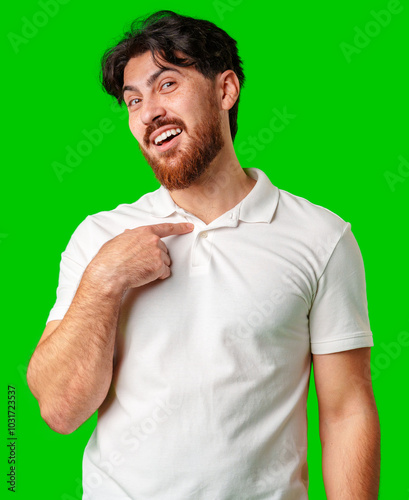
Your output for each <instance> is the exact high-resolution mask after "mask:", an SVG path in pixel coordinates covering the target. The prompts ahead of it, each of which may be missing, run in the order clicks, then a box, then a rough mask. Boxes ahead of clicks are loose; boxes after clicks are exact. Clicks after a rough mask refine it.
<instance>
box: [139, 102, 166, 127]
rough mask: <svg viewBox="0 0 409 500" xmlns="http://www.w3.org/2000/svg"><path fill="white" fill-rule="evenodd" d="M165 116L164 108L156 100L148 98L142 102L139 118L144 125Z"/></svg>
mask: <svg viewBox="0 0 409 500" xmlns="http://www.w3.org/2000/svg"><path fill="white" fill-rule="evenodd" d="M165 114H166V111H165V108H164V107H163V106H161V104H160V102H159V100H158V99H157V98H155V97H153V96H150V97H149V98H148V97H147V98H145V99H144V100H143V101H142V109H141V113H140V115H139V116H140V117H141V120H142V123H143V124H144V125H150V124H151V123H153V122H154V121H155V120H157V119H158V118H160V117H163V116H165Z"/></svg>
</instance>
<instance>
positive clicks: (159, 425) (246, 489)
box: [48, 168, 373, 500]
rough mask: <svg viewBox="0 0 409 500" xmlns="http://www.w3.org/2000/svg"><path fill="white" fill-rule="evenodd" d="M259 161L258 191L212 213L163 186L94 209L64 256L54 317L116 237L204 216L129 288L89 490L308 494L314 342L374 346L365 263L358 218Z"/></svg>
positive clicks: (162, 495) (93, 441)
mask: <svg viewBox="0 0 409 500" xmlns="http://www.w3.org/2000/svg"><path fill="white" fill-rule="evenodd" d="M244 170H245V172H246V173H247V175H249V176H251V177H252V178H254V179H256V180H257V182H256V184H255V185H254V187H253V189H252V191H251V192H250V193H249V194H248V195H247V196H246V197H245V198H244V199H243V200H242V201H241V202H240V203H239V204H238V205H236V206H235V207H234V208H232V209H231V210H229V211H228V212H226V213H225V214H223V215H221V216H220V217H219V218H218V219H216V220H214V221H213V222H211V223H210V224H207V225H206V224H205V223H204V222H203V221H201V220H200V219H198V218H197V217H195V216H194V215H192V214H190V213H188V212H186V211H185V210H183V209H182V208H180V207H179V206H177V205H176V204H175V203H174V201H173V200H172V198H171V196H170V194H169V192H168V191H167V190H166V189H165V188H164V187H163V186H162V187H160V188H159V189H158V190H156V191H154V192H152V193H148V194H146V195H144V196H142V197H141V198H140V199H139V200H138V201H136V202H135V203H132V204H123V205H119V206H118V207H117V208H116V209H115V210H112V211H107V212H100V213H98V214H96V215H92V216H89V217H87V218H86V219H85V220H84V221H83V222H82V223H81V224H80V225H79V226H78V228H77V229H76V231H75V232H74V234H73V236H72V238H71V240H70V242H69V244H68V246H67V249H66V250H65V252H63V254H62V260H61V271H60V278H59V285H58V290H57V301H56V303H55V306H54V307H53V309H52V310H51V312H50V315H49V317H48V321H51V320H55V319H62V318H63V317H64V315H65V313H66V311H67V309H68V307H69V306H70V304H71V301H72V298H73V296H74V294H75V291H76V289H77V286H78V283H79V281H80V279H81V275H82V272H83V271H84V269H85V267H86V266H87V264H88V263H89V262H90V260H91V259H92V258H93V257H94V255H95V254H96V253H97V252H98V250H99V248H100V247H101V245H103V243H105V242H106V241H107V240H109V239H111V238H113V237H114V236H116V235H118V234H120V233H121V232H123V231H124V230H125V229H126V228H135V227H138V226H142V225H150V224H157V223H161V222H184V221H188V222H193V223H194V224H195V229H194V231H193V232H192V233H189V234H184V235H174V236H168V237H165V238H163V241H164V242H165V244H166V245H167V247H168V249H169V253H170V256H171V259H172V267H171V271H172V274H171V276H170V277H169V278H167V279H165V280H156V281H154V282H152V283H149V284H147V285H144V286H142V287H139V288H135V289H132V290H129V291H128V292H127V293H126V294H125V296H124V298H123V302H122V305H121V313H120V319H119V329H118V342H117V345H116V350H115V363H116V364H115V370H114V377H113V382H112V386H111V390H110V391H109V395H108V397H107V399H106V401H105V402H104V403H103V405H102V406H101V408H100V410H99V413H98V423H97V427H96V429H95V431H94V432H93V434H92V436H91V438H90V440H89V442H88V444H87V446H86V449H85V453H84V460H83V487H84V496H83V498H84V499H92V500H94V499H95V500H116V499H118V500H119V499H120V500H124V499H137V500H188V499H189V500H241V499H243V500H253V499H254V500H256V499H258V500H261V499H265V500H266V499H268V500H302V499H307V498H308V497H307V489H308V467H307V461H306V458H307V415H306V402H307V393H308V386H309V379H310V367H311V353H314V354H326V353H333V352H337V351H343V350H348V349H354V348H358V347H369V346H373V339H372V333H371V330H370V325H369V319H368V310H367V299H366V287H365V274H364V267H363V262H362V257H361V253H360V250H359V247H358V244H357V242H356V240H355V237H354V236H353V234H352V233H351V225H350V223H348V222H345V221H344V220H342V219H341V218H340V217H338V216H337V215H335V214H334V213H332V212H330V211H329V210H327V209H325V208H323V207H320V206H317V205H314V204H312V203H310V202H309V201H307V200H305V199H303V198H300V197H298V196H295V195H293V194H290V193H288V192H286V191H283V190H281V189H278V188H277V187H275V186H274V185H273V184H272V183H271V182H270V180H269V179H268V177H267V176H266V174H265V173H264V172H262V171H261V170H260V169H257V168H248V169H244ZM317 439H318V437H317Z"/></svg>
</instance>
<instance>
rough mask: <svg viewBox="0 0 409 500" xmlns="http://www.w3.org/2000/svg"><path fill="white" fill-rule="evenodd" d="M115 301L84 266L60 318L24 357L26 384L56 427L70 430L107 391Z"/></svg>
mask: <svg viewBox="0 0 409 500" xmlns="http://www.w3.org/2000/svg"><path fill="white" fill-rule="evenodd" d="M120 301H121V294H119V293H117V292H115V293H114V292H113V291H112V289H111V288H110V287H109V286H104V285H102V284H101V283H98V282H97V281H95V279H92V274H91V275H90V273H89V271H88V269H87V270H86V271H85V273H84V275H83V278H82V280H81V283H80V285H79V287H78V289H77V292H76V294H75V297H74V299H73V301H72V303H71V306H70V308H69V310H68V311H67V313H66V315H65V317H64V319H63V320H62V321H61V323H60V324H59V326H58V327H57V328H56V330H55V331H54V332H53V333H52V334H51V335H50V336H49V337H48V338H46V339H45V340H44V342H42V343H41V344H40V345H39V346H38V347H37V349H36V350H35V352H34V354H33V356H32V358H31V360H30V364H29V367H28V372H27V379H28V381H29V386H30V389H31V391H32V393H33V394H34V396H35V397H36V398H37V400H38V402H39V405H40V409H41V414H42V416H43V418H44V420H45V421H46V422H47V423H48V425H50V427H52V428H53V429H54V430H56V431H57V432H61V433H64V434H66V433H69V432H72V431H74V430H75V429H76V428H77V427H78V426H79V425H81V424H82V423H83V422H84V421H85V420H86V419H87V418H89V417H90V416H91V415H92V414H93V413H94V412H95V410H96V409H97V408H98V407H99V406H100V405H101V403H102V402H103V400H104V399H105V397H106V395H107V392H108V390H109V387H110V384H111V379H112V369H113V366H112V365H113V353H114V346H115V336H116V327H117V321H118V313H119V306H120Z"/></svg>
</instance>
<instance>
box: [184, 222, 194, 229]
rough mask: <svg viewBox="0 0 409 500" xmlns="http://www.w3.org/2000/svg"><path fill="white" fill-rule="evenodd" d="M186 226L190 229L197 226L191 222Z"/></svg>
mask: <svg viewBox="0 0 409 500" xmlns="http://www.w3.org/2000/svg"><path fill="white" fill-rule="evenodd" d="M186 227H187V228H188V229H193V228H194V227H195V226H194V225H193V224H191V223H190V222H189V223H187V224H186Z"/></svg>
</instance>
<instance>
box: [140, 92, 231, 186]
mask: <svg viewBox="0 0 409 500" xmlns="http://www.w3.org/2000/svg"><path fill="white" fill-rule="evenodd" d="M209 94H210V92H209ZM208 103H209V112H208V113H207V115H206V118H205V120H203V122H202V123H200V124H199V125H198V126H197V127H195V129H193V130H192V133H191V134H189V135H187V137H186V139H185V142H187V144H185V145H184V146H183V147H181V148H179V147H178V146H173V147H172V148H170V149H168V150H167V151H163V152H162V153H159V154H157V153H156V154H155V153H154V154H150V153H149V152H148V151H147V149H145V148H143V147H142V146H141V145H140V144H139V143H138V144H139V149H140V150H141V152H142V154H143V156H144V157H145V159H146V161H147V162H148V163H149V165H150V166H151V168H152V170H153V172H154V174H155V177H156V178H157V179H158V181H159V182H160V183H161V184H162V185H163V186H164V187H165V188H167V189H168V190H169V191H173V190H177V189H186V188H188V187H189V186H191V185H192V184H193V183H194V182H195V181H196V180H197V179H199V178H200V177H201V176H202V175H203V173H204V172H206V170H207V169H208V168H209V167H210V164H211V162H212V161H213V160H214V159H215V158H216V156H217V154H218V153H219V151H220V150H221V149H222V148H223V146H224V140H223V135H222V128H221V116H220V113H219V110H218V105H217V102H216V98H215V97H213V99H211V98H210V97H209V99H208ZM164 125H176V126H179V127H180V128H181V129H182V134H184V133H186V130H187V129H186V125H185V124H184V122H183V121H182V120H179V119H176V118H175V119H174V120H170V119H158V120H157V121H155V124H152V125H150V126H149V127H148V128H147V129H146V133H145V137H144V144H145V146H146V148H154V147H155V146H152V143H150V141H149V137H150V135H151V134H152V132H154V131H155V130H157V129H158V128H160V127H163V126H164ZM175 128H176V127H175Z"/></svg>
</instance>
